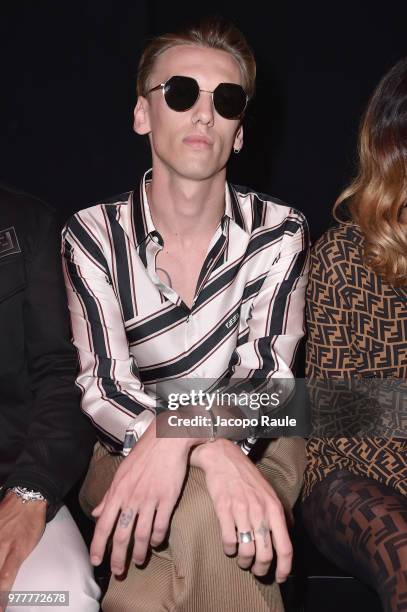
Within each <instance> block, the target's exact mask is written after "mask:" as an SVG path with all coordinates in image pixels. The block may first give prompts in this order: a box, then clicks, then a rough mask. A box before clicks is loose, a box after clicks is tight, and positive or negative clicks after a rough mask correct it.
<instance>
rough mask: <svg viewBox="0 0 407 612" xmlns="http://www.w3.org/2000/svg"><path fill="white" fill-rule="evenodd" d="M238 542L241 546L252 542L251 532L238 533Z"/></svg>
mask: <svg viewBox="0 0 407 612" xmlns="http://www.w3.org/2000/svg"><path fill="white" fill-rule="evenodd" d="M239 540H240V542H241V543H242V544H250V542H252V541H253V540H254V535H253V531H239Z"/></svg>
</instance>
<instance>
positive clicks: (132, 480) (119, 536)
mask: <svg viewBox="0 0 407 612" xmlns="http://www.w3.org/2000/svg"><path fill="white" fill-rule="evenodd" d="M158 418H159V417H158ZM191 442H192V441H191V439H190V438H157V437H156V421H153V422H152V423H151V425H150V426H149V427H148V429H147V430H146V432H145V433H144V434H143V436H142V437H141V438H140V440H139V441H138V442H137V444H136V445H135V447H134V448H133V450H132V451H131V452H130V454H129V455H128V456H127V457H126V458H125V459H124V460H123V461H122V463H121V464H120V466H119V468H118V470H117V472H116V474H115V476H114V479H113V482H112V484H111V486H110V488H109V489H108V491H107V492H106V494H105V496H104V498H103V499H102V501H101V503H100V504H99V505H98V506H97V507H96V508H95V509H94V511H93V512H92V515H93V516H94V517H96V518H98V520H97V523H96V528H95V533H94V536H93V540H92V544H91V549H90V554H91V562H92V564H93V565H99V564H100V563H101V561H102V559H103V555H104V552H105V548H106V543H107V540H108V538H109V536H110V534H111V533H112V531H113V529H114V535H113V549H112V555H111V570H112V573H113V574H115V575H120V574H122V573H123V571H124V569H125V561H126V556H127V550H128V547H129V544H130V543H131V536H132V535H133V534H134V548H133V553H132V559H133V561H134V563H136V564H137V565H141V564H142V563H144V561H145V558H146V554H147V549H148V546H149V544H150V543H151V545H152V546H158V545H159V544H161V543H162V541H163V540H164V538H165V535H166V533H167V530H168V526H169V522H170V518H171V514H172V511H173V509H174V506H175V504H176V502H177V500H178V497H179V495H180V492H181V487H182V484H183V482H184V479H185V474H186V468H187V463H188V454H189V450H190V447H191ZM119 513H120V516H119V519H118V521H117V525H116V527H115V523H116V520H117V518H118V515H119Z"/></svg>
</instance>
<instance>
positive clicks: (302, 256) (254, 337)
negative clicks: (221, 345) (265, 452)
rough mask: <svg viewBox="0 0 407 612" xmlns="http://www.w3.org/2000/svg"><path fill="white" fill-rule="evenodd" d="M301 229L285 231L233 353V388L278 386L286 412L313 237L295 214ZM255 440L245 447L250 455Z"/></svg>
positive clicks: (302, 330) (300, 334)
mask: <svg viewBox="0 0 407 612" xmlns="http://www.w3.org/2000/svg"><path fill="white" fill-rule="evenodd" d="M295 215H296V218H297V223H298V227H297V230H296V231H295V232H294V233H293V232H292V231H290V232H288V231H287V232H285V234H284V237H283V239H282V242H281V249H280V252H279V255H278V256H277V257H276V258H275V259H274V261H273V262H270V269H269V271H268V274H267V276H266V277H265V279H264V282H263V284H262V286H261V289H260V291H259V293H258V295H257V297H256V298H255V299H254V301H253V304H252V308H251V312H250V316H249V320H248V326H247V330H246V332H245V333H244V334H243V335H242V337H241V338H240V340H239V343H238V346H237V347H236V349H235V351H234V352H233V355H232V358H231V363H230V368H229V373H228V385H230V386H233V385H235V387H237V388H239V386H242V384H244V381H246V382H247V383H248V384H246V388H247V387H249V388H251V389H255V388H259V389H261V388H262V387H266V388H268V389H269V390H270V386H272V387H274V386H276V385H275V383H276V379H278V391H279V393H280V394H281V399H280V402H279V406H280V407H282V406H283V405H284V403H285V402H287V401H288V399H289V398H290V396H291V395H292V393H293V391H294V388H295V382H294V380H293V378H294V374H293V368H294V364H295V357H296V353H297V349H298V346H299V343H300V340H301V338H302V337H303V336H304V334H305V324H304V306H305V290H306V286H307V280H308V267H309V233H308V226H307V222H306V220H305V218H304V216H303V215H302V214H301V213H298V212H296V213H295ZM254 442H255V438H254V437H253V438H248V439H247V440H246V441H244V442H242V443H241V446H242V450H244V451H245V452H249V450H250V449H251V448H252V446H253V444H254Z"/></svg>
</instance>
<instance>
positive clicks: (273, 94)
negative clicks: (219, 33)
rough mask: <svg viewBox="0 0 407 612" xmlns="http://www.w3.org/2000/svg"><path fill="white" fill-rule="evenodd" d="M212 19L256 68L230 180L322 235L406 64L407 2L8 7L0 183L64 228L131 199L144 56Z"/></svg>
mask: <svg viewBox="0 0 407 612" xmlns="http://www.w3.org/2000/svg"><path fill="white" fill-rule="evenodd" d="M215 12H216V13H218V14H221V15H223V16H225V17H229V18H231V19H232V20H233V21H234V22H235V23H236V25H237V26H238V27H240V29H241V30H242V31H243V32H244V33H245V35H246V37H247V39H248V41H249V44H250V45H251V46H252V48H253V50H254V52H255V55H256V59H257V62H258V86H257V96H256V99H255V101H254V102H253V104H252V106H251V108H250V111H249V113H248V116H247V119H246V123H245V147H244V149H243V151H242V152H241V153H240V154H239V156H233V159H232V161H231V163H230V167H229V177H230V179H231V180H233V181H235V182H237V183H239V184H242V185H245V184H246V185H250V186H251V187H253V188H255V189H258V190H260V191H263V192H266V193H270V194H273V195H275V196H277V197H279V198H281V199H283V200H285V201H287V202H289V203H290V204H292V205H293V206H295V207H297V208H299V209H301V210H303V211H304V212H305V213H306V215H307V217H308V219H309V222H310V226H311V231H312V235H313V238H314V239H315V238H316V237H318V236H319V235H320V234H321V233H322V231H323V230H324V229H325V228H326V227H327V225H328V224H329V221H330V208H331V206H332V203H333V201H334V199H335V197H336V196H337V195H338V193H339V191H340V190H341V189H342V188H343V187H344V186H345V184H346V182H347V181H348V180H349V179H350V177H351V176H352V173H353V172H354V160H355V144H356V137H357V130H358V124H359V119H360V115H361V113H362V111H363V109H364V107H365V105H366V103H367V101H368V98H369V96H370V94H371V92H372V91H373V89H374V87H375V85H376V84H377V82H378V80H379V79H380V78H381V76H382V75H383V74H384V73H385V71H386V70H387V69H388V68H390V67H391V65H392V64H393V63H394V62H395V61H397V60H398V59H399V58H401V57H402V56H403V55H407V2H399V1H388V2H383V1H382V2H380V3H375V2H373V3H372V2H368V1H362V0H361V1H359V2H357V1H355V2H353V3H352V2H333V1H332V2H331V1H327V2H324V3H320V4H315V3H312V2H307V1H305V0H303V1H300V0H299V1H297V2H284V1H282V0H280V1H274V2H268V3H261V2H250V1H248V0H246V1H245V2H242V3H241V4H238V3H237V2H233V1H229V2H227V1H222V0H217V1H216V2H213V1H205V2H201V3H198V2H157V1H150V2H144V1H137V0H128V1H125V0H116V1H114V0H83V1H82V2H75V1H64V0H52V1H42V0H30V1H28V0H26V1H25V0H18V1H17V0H15V1H12V0H9V1H8V2H6V1H5V0H2V3H1V8H0V40H1V45H2V49H1V60H0V62H1V64H0V67H1V96H0V133H1V139H0V143H1V144H0V180H1V181H3V182H6V183H8V184H11V185H14V186H16V187H19V188H21V189H23V190H25V191H28V192H31V193H33V194H35V195H37V196H39V197H41V198H43V199H45V200H47V201H48V202H50V203H51V204H53V205H54V206H55V207H56V208H57V209H58V210H59V212H60V215H61V218H62V219H64V218H66V217H67V216H68V215H69V214H70V213H72V212H74V211H75V210H78V209H80V208H83V207H85V206H89V205H90V204H93V203H95V202H96V201H97V200H98V199H99V198H104V197H107V196H110V195H113V194H115V193H122V192H123V191H126V190H127V189H129V188H131V187H133V186H134V185H135V184H136V182H137V178H138V176H139V174H140V173H141V172H142V171H143V170H144V169H145V168H146V167H148V164H149V151H148V146H147V144H146V141H145V140H144V139H141V138H140V137H138V136H136V135H135V134H134V133H133V132H132V127H131V123H132V109H133V106H134V103H135V76H136V67H137V61H138V57H139V54H140V51H141V49H142V48H143V46H144V45H145V43H146V41H147V40H148V38H150V37H151V36H153V35H155V34H158V33H162V32H164V31H169V30H171V29H172V28H174V27H177V26H178V25H180V24H181V23H183V22H185V21H186V20H190V19H191V18H195V17H198V16H201V15H204V14H210V13H215Z"/></svg>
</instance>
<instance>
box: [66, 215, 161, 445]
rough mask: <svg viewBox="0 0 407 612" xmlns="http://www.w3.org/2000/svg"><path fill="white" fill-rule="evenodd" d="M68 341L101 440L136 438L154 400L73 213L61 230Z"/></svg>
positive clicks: (98, 257) (99, 260)
mask: <svg viewBox="0 0 407 612" xmlns="http://www.w3.org/2000/svg"><path fill="white" fill-rule="evenodd" d="M62 237H63V239H62V255H63V262H64V265H63V268H64V276H65V285H66V290H67V296H68V305H69V310H70V315H71V322H72V334H73V342H74V345H75V346H76V348H77V350H78V354H79V375H78V377H77V385H78V386H79V387H80V388H81V390H82V409H83V410H84V412H85V413H86V414H87V416H88V417H89V418H90V419H91V420H92V422H93V424H94V425H95V426H96V427H97V429H98V433H99V437H100V439H101V441H102V442H103V443H104V444H105V445H106V446H108V447H109V448H110V449H111V450H112V451H120V452H122V451H123V442H124V439H125V435H126V430H128V429H129V426H131V427H132V428H133V429H134V431H135V432H136V437H137V434H138V436H139V435H141V434H142V433H143V431H144V430H145V429H146V428H147V427H148V425H149V424H150V423H151V421H152V420H153V419H154V417H155V414H156V408H157V398H156V397H155V396H154V395H153V394H152V393H150V392H149V393H147V392H146V391H145V389H144V386H143V384H142V382H141V381H140V378H139V375H138V369H137V363H136V361H135V359H134V357H133V356H132V355H131V354H130V352H129V346H128V341H127V337H126V331H125V328H124V323H123V318H122V313H121V310H120V306H119V302H118V299H117V296H116V294H115V292H114V289H113V285H112V280H111V277H110V271H109V268H108V265H107V262H106V258H105V256H104V254H103V252H102V250H101V248H100V247H99V246H98V243H97V241H96V240H94V239H93V238H92V237H91V236H90V235H89V234H86V233H85V232H84V231H83V229H81V225H80V223H79V222H78V219H77V217H76V216H74V217H73V218H72V219H71V220H70V221H69V222H68V223H67V224H66V226H65V228H64V230H63V233H62Z"/></svg>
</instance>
